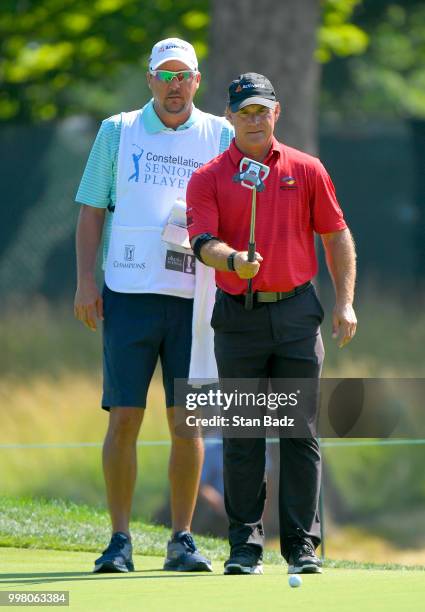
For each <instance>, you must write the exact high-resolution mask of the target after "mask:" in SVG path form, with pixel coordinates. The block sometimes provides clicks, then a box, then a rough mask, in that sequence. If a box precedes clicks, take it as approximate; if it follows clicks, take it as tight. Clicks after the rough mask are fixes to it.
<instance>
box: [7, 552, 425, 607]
mask: <svg viewBox="0 0 425 612" xmlns="http://www.w3.org/2000/svg"><path fill="white" fill-rule="evenodd" d="M95 557H96V555H95V554H92V553H78V552H65V551H54V550H34V549H17V548H0V568H1V571H2V573H1V574H0V590H28V591H43V590H47V591H61V590H64V591H69V592H70V608H71V609H72V610H84V611H85V612H92V611H93V612H95V611H97V610H99V611H102V612H104V611H105V612H106V611H109V610H111V611H114V612H116V611H117V610H124V611H125V612H127V611H128V610H139V611H140V610H145V611H147V612H156V611H161V612H168V611H170V612H171V611H173V612H174V611H175V610H177V611H180V610H182V611H183V610H184V611H191V610H196V611H197V612H210V611H211V612H212V611H214V612H230V611H232V612H234V611H235V610H240V611H241V612H251V611H252V612H254V611H255V612H258V611H260V612H269V611H270V612H271V611H274V610H282V609H287V610H294V609H298V610H308V609H311V610H314V611H315V612H322V611H323V612H324V611H326V612H333V611H335V612H337V611H338V612H351V611H356V612H358V611H359V610H361V611H362V612H366V611H369V610H370V611H373V612H381V611H382V612H383V611H385V612H389V611H391V612H392V611H394V612H400V610H403V612H409V611H411V610H412V611H413V610H415V611H417V610H420V609H423V601H424V595H425V573H424V572H421V571H396V570H391V571H384V570H360V569H358V570H357V569H356V570H346V569H329V570H326V569H325V570H324V573H323V574H322V575H316V576H304V577H303V584H302V586H301V587H300V588H296V589H291V588H290V587H289V585H288V577H287V575H286V574H285V573H284V568H283V567H280V566H277V565H269V566H266V567H265V573H264V575H263V576H223V575H222V564H221V563H217V562H216V563H215V572H214V573H213V574H178V573H171V572H164V571H162V570H161V567H162V559H161V558H159V557H142V556H140V555H136V556H135V558H134V562H135V566H136V569H137V571H135V572H134V573H130V574H124V575H123V574H112V575H111V574H102V575H98V574H91V573H90V570H91V567H92V563H93V559H94V558H95ZM4 572H7V573H4ZM32 607H38V606H32Z"/></svg>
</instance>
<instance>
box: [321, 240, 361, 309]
mask: <svg viewBox="0 0 425 612" xmlns="http://www.w3.org/2000/svg"><path fill="white" fill-rule="evenodd" d="M321 238H322V242H323V247H324V249H325V255H326V263H327V266H328V270H329V273H330V275H331V278H332V281H333V284H334V288H335V298H336V303H337V304H340V305H346V304H350V305H352V304H353V300H354V286H355V283H356V251H355V246H354V240H353V238H352V236H351V233H350V230H349V229H345V230H342V231H341V232H334V233H332V234H322V235H321Z"/></svg>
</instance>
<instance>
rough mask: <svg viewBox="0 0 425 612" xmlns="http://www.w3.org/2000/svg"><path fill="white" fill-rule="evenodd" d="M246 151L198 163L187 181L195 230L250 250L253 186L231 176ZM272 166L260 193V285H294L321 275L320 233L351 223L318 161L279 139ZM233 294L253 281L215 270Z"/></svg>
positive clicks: (279, 287)
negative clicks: (317, 236)
mask: <svg viewBox="0 0 425 612" xmlns="http://www.w3.org/2000/svg"><path fill="white" fill-rule="evenodd" d="M243 157H244V154H243V153H241V152H240V151H239V149H238V148H237V146H236V144H235V140H233V141H232V143H231V145H230V147H229V149H228V150H227V151H225V152H224V153H222V154H221V155H219V156H217V157H215V158H214V159H213V160H212V161H210V162H209V163H208V164H205V165H204V166H202V168H200V169H198V170H197V171H196V172H195V173H194V174H193V175H192V177H191V179H190V181H189V184H188V187H187V194H186V199H187V216H188V229H189V236H190V238H193V237H194V236H197V235H198V234H203V233H205V232H209V233H210V234H213V235H214V236H217V237H218V238H221V240H223V241H224V242H226V243H227V244H228V245H229V246H231V247H232V248H234V249H235V250H237V251H246V250H248V240H249V228H250V221H251V198H252V191H251V190H250V189H247V188H245V187H243V186H242V185H241V184H240V183H235V182H233V180H232V179H233V176H234V175H235V174H236V173H237V172H239V163H240V161H241V159H242V158H243ZM263 163H264V164H266V165H267V166H269V167H270V174H269V176H268V177H267V179H266V180H265V190H264V191H262V192H260V193H258V192H257V214H256V227H255V240H256V249H257V252H258V253H260V254H261V255H262V257H263V262H262V263H261V266H260V270H259V272H258V274H257V276H255V277H254V279H253V290H254V291H290V290H291V289H293V287H296V286H298V285H302V284H303V283H305V282H307V281H308V280H310V279H312V278H313V277H314V276H315V275H316V273H317V267H318V266H317V257H316V252H315V248H314V233H315V232H316V233H318V234H328V233H331V232H337V231H341V230H343V229H345V228H346V227H347V226H346V224H345V221H344V217H343V214H342V211H341V208H340V207H339V204H338V201H337V199H336V195H335V188H334V186H333V184H332V181H331V179H330V177H329V175H328V173H327V172H326V170H325V168H324V167H323V165H322V164H321V162H320V161H319V159H317V158H315V157H312V156H311V155H307V154H306V153H302V152H301V151H298V150H296V149H292V148H291V147H287V146H286V145H283V144H281V143H280V142H278V141H277V140H276V139H273V143H272V146H271V149H270V152H269V154H268V155H267V157H266V159H265V160H264V161H263ZM216 283H217V286H218V287H220V289H223V291H227V292H228V293H233V294H240V293H246V288H247V281H246V280H242V279H240V278H239V277H238V275H237V274H235V273H234V272H218V271H216Z"/></svg>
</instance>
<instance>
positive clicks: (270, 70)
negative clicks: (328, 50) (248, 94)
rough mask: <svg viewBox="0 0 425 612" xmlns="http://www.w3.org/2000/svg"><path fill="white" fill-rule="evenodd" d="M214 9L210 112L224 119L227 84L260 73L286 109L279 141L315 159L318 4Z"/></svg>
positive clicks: (243, 0) (279, 2)
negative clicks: (268, 80)
mask: <svg viewBox="0 0 425 612" xmlns="http://www.w3.org/2000/svg"><path fill="white" fill-rule="evenodd" d="M211 3H212V23H211V29H210V56H209V63H208V71H207V73H206V80H207V96H206V99H205V103H204V107H205V108H206V110H208V111H209V112H212V113H215V114H222V113H223V110H224V108H225V106H226V101H227V88H228V85H229V83H230V82H231V81H232V80H233V79H234V78H236V77H237V76H238V75H239V74H241V73H243V72H259V73H261V74H264V75H265V76H266V77H267V78H269V79H270V81H271V82H272V84H273V86H274V88H275V91H276V96H277V98H278V99H279V101H280V103H281V104H282V109H283V113H282V115H281V118H280V120H279V125H278V126H277V129H276V136H277V137H278V138H279V139H280V140H282V141H284V142H285V143H286V144H288V145H290V146H293V147H296V148H299V149H301V150H303V151H307V152H309V153H315V152H316V151H317V141H316V108H317V93H318V92H317V90H318V83H319V66H318V64H317V63H316V62H315V61H314V59H313V53H314V49H315V47H316V30H317V27H318V24H319V16H320V4H319V0H232V1H231V2H230V1H229V0H211Z"/></svg>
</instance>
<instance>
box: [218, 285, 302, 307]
mask: <svg viewBox="0 0 425 612" xmlns="http://www.w3.org/2000/svg"><path fill="white" fill-rule="evenodd" d="M310 285H311V281H307V282H306V283H304V284H303V285H298V287H294V288H293V289H291V291H256V292H255V293H254V303H255V302H258V303H267V302H269V303H270V302H280V300H287V299H288V298H291V297H294V296H295V295H298V294H300V293H303V292H304V291H306V289H308V288H309V287H310ZM223 293H225V294H226V295H228V296H229V297H231V298H233V299H234V300H235V301H236V302H241V303H244V302H245V295H241V294H239V295H233V294H232V293H226V292H225V291H223Z"/></svg>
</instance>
